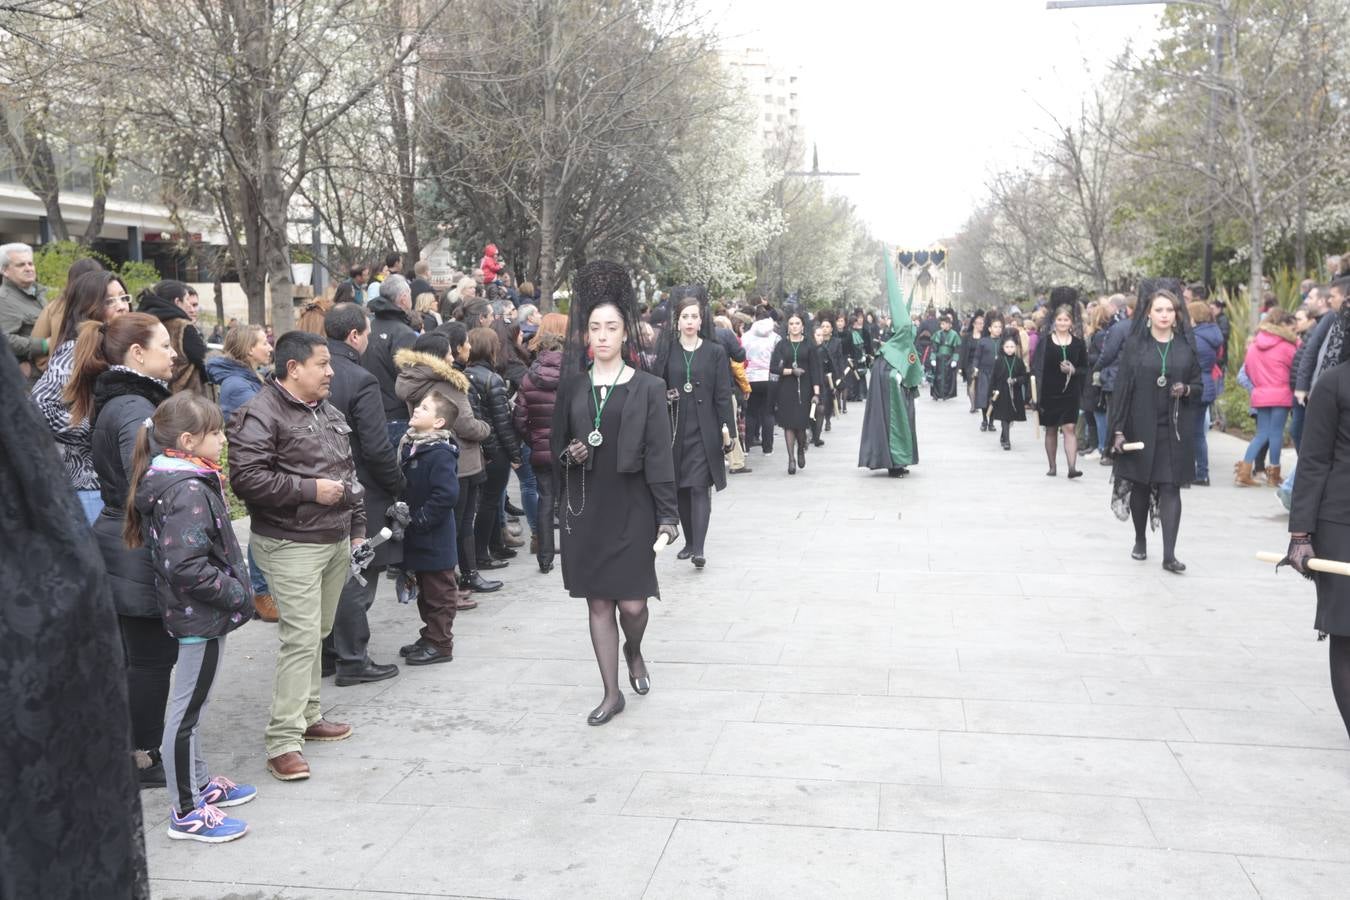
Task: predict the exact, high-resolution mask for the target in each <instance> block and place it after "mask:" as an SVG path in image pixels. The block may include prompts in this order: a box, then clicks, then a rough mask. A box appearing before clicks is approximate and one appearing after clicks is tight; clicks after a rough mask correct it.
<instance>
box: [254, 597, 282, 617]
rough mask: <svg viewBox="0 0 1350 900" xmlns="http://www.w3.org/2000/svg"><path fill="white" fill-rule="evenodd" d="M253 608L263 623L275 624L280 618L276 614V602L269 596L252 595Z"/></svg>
mask: <svg viewBox="0 0 1350 900" xmlns="http://www.w3.org/2000/svg"><path fill="white" fill-rule="evenodd" d="M253 608H254V609H255V610H257V612H258V618H260V619H262V620H263V621H264V622H275V621H276V620H277V619H279V618H281V617H280V615H278V613H277V601H275V600H273V599H272V595H271V594H254V595H253Z"/></svg>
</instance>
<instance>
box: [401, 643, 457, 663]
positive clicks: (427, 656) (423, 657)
mask: <svg viewBox="0 0 1350 900" xmlns="http://www.w3.org/2000/svg"><path fill="white" fill-rule="evenodd" d="M454 658H455V655H454V654H453V653H446V652H444V651H442V650H437V649H436V648H435V647H430V646H427V647H419V648H417V650H415V651H414V652H412V653H409V654H408V665H410V666H430V665H435V664H436V663H444V662H450V661H451V660H453V659H454Z"/></svg>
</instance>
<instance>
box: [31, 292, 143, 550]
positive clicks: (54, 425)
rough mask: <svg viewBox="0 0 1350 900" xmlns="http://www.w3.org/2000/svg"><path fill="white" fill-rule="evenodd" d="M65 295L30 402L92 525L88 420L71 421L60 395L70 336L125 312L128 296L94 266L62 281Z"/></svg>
mask: <svg viewBox="0 0 1350 900" xmlns="http://www.w3.org/2000/svg"><path fill="white" fill-rule="evenodd" d="M64 299H65V301H66V302H65V310H64V312H63V313H62V314H61V315H60V316H59V317H58V318H57V320H56V321H58V322H59V324H60V331H59V332H58V334H57V336H56V340H55V341H54V342H53V344H54V345H55V347H56V349H55V350H54V351H52V355H51V358H50V359H49V360H48V361H47V369H46V371H45V372H43V373H42V377H41V378H39V379H38V380H37V384H35V385H33V402H34V403H36V404H37V407H38V409H39V410H41V412H42V416H43V418H45V419H46V420H47V427H49V428H51V430H52V435H53V437H55V438H56V447H57V449H58V450H59V451H60V453H61V462H62V465H63V466H64V468H65V471H66V477H67V478H68V479H70V484H71V486H72V487H73V488H74V489H75V493H76V494H77V495H78V496H79V498H80V504H81V505H82V506H83V507H84V514H85V518H86V519H87V520H88V521H89V524H91V525H92V524H93V523H94V520H95V519H96V518H98V514H99V512H101V511H102V509H103V500H102V498H101V497H100V495H99V484H98V474H97V473H96V472H95V471H94V457H93V452H92V450H91V449H90V444H89V436H90V425H89V422H88V421H87V420H86V421H84V422H81V423H80V424H79V425H71V424H70V407H69V406H68V405H67V404H66V401H65V399H64V397H63V396H62V395H63V394H64V392H65V389H66V385H67V384H68V383H69V382H70V376H71V372H72V371H73V370H74V367H75V337H76V336H77V335H78V334H79V330H80V325H81V324H83V323H84V322H90V321H93V322H101V323H107V322H111V321H112V320H113V319H115V318H117V317H118V316H120V315H122V314H123V313H126V312H130V311H131V297H130V296H129V295H128V294H127V289H126V287H125V286H124V285H123V284H122V282H121V281H120V280H118V278H117V276H116V275H114V274H113V273H112V272H106V271H104V270H103V269H101V268H99V269H95V270H93V271H86V272H85V274H83V275H81V276H79V277H78V278H76V279H75V280H74V281H73V282H72V283H70V284H69V285H67V287H66V293H65V297H64Z"/></svg>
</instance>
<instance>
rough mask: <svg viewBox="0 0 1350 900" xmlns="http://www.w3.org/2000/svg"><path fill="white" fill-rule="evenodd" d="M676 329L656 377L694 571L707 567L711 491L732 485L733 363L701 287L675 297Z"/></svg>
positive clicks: (663, 347)
mask: <svg viewBox="0 0 1350 900" xmlns="http://www.w3.org/2000/svg"><path fill="white" fill-rule="evenodd" d="M670 315H671V322H672V323H673V325H672V327H671V328H668V329H666V331H665V332H664V333H663V334H662V335H661V341H660V347H659V349H658V350H657V354H656V366H655V368H654V370H653V371H654V372H655V373H656V374H657V375H659V376H661V377H662V378H664V379H665V382H666V388H667V390H666V399H667V402H668V403H669V404H670V422H671V432H672V435H673V437H674V441H673V443H672V447H671V449H672V450H673V451H674V457H675V486H676V487H677V488H678V489H679V494H678V500H679V509H680V525H681V527H682V528H683V529H684V549H682V550H681V551H680V552H679V554H678V557H679V558H680V559H689V558H691V557H692V558H693V560H694V567H695V568H698V569H701V568H703V566H704V565H706V564H707V561H708V560H707V557H706V556H705V555H704V548H703V542H704V539H705V538H706V537H707V536H708V522H709V520H710V519H711V518H712V495H711V493H710V492H709V488H710V487H716V488H717V489H718V490H719V491H720V490H722V489H723V488H725V487H726V486H727V474H726V466H725V465H724V464H723V462H722V454H723V453H725V452H727V451H728V450H730V445H731V436H732V435H734V434H735V433H736V416H735V413H734V412H733V408H732V405H731V362H730V360H729V359H728V358H727V352H726V350H724V349H723V348H722V345H721V344H719V343H718V342H717V340H716V339H715V338H714V337H713V330H712V317H711V316H710V314H709V312H708V294H707V292H706V291H705V290H704V289H703V288H702V287H699V286H691V285H682V286H680V287H677V288H675V290H674V291H672V292H671V304H670Z"/></svg>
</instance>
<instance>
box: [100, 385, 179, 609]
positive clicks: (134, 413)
mask: <svg viewBox="0 0 1350 900" xmlns="http://www.w3.org/2000/svg"><path fill="white" fill-rule="evenodd" d="M167 399H169V388H168V385H166V384H165V383H164V382H162V381H159V380H158V379H155V378H150V377H149V376H146V375H141V374H140V373H138V372H133V371H132V370H131V369H124V368H121V367H117V368H113V369H109V370H108V371H106V372H104V373H103V374H102V375H100V376H98V379H97V380H96V381H95V382H94V414H93V419H94V430H93V433H92V434H91V435H90V447H91V450H92V453H93V458H94V471H96V472H98V483H99V491H100V492H101V493H102V495H103V504H104V505H103V512H102V513H100V514H99V517H98V518H97V519H96V520H95V521H94V538H95V540H96V541H97V542H98V548H99V551H100V552H101V553H102V554H103V564H104V565H105V566H106V567H107V569H108V580H109V582H110V583H111V584H112V589H113V605H114V606H115V607H116V609H117V612H118V614H119V615H123V616H137V617H140V618H158V617H159V614H160V612H159V603H158V601H156V600H155V570H154V565H153V564H152V563H151V561H150V553H149V551H147V550H146V549H145V548H143V547H142V548H140V549H137V550H129V549H127V546H126V544H124V543H123V542H122V518H123V511H124V510H125V508H126V501H127V490H128V488H129V482H130V477H129V474H130V472H131V457H132V454H134V453H135V451H136V438H137V436H139V434H140V431H141V428H142V427H143V426H144V425H145V420H146V419H148V418H150V417H151V416H153V415H154V414H155V408H156V407H157V406H159V404H161V403H163V402H164V401H165V400H167Z"/></svg>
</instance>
